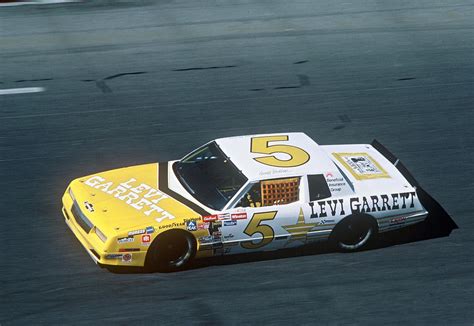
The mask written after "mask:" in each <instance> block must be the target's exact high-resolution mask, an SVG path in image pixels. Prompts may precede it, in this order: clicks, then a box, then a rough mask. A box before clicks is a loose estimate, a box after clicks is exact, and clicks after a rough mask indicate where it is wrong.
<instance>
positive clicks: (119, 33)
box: [0, 0, 474, 326]
mask: <svg viewBox="0 0 474 326" xmlns="http://www.w3.org/2000/svg"><path fill="white" fill-rule="evenodd" d="M473 29H474V1H466V0H454V1H434V0H413V1H391V0H377V1H369V0H361V1H354V2H345V1H330V0H313V1H312V0H294V1H282V0H274V1H269V0H229V1H211V0H176V1H173V0H159V1H152V0H148V1H145V0H143V1H123V0H122V1H111V0H110V1H85V2H82V3H67V4H57V5H32V6H26V5H25V6H20V7H0V90H6V89H25V88H26V89H28V90H29V91H31V93H25V92H24V91H18V92H19V94H5V93H6V92H5V91H3V93H4V94H2V91H0V180H1V181H0V182H1V189H2V190H1V196H0V212H1V213H0V215H1V218H0V229H1V237H0V247H1V251H0V266H1V272H0V282H1V283H0V288H1V295H0V324H1V325H2V326H3V325H16V324H28V325H32V324H48V325H49V324H87V325H88V324H91V323H92V324H99V323H100V324H102V323H106V324H112V323H118V324H129V323H131V322H139V323H140V324H169V325H172V324H206V325H208V324H262V323H267V324H288V325H290V324H292V325H293V324H313V323H316V324H356V325H357V324H361V325H366V324H373V325H390V324H403V325H405V324H412V325H413V324H415V325H473V323H474V253H473V247H474V237H473V235H472V234H473V232H474V215H473V212H472V208H473V201H474V198H473V192H474V181H473V180H474V179H473V175H474V154H473V153H474V128H473V123H474V30H473ZM284 131H304V132H306V133H307V134H308V135H310V136H311V137H313V138H314V139H315V140H316V141H318V142H319V143H321V144H332V143H336V144H343V143H369V142H371V141H372V139H374V138H376V139H378V140H379V141H380V142H381V143H383V144H384V145H385V146H386V147H387V148H389V149H390V150H391V151H392V152H394V153H396V154H397V155H398V156H399V158H400V159H401V160H402V161H403V162H404V164H405V165H406V166H407V167H408V168H409V169H410V171H411V172H412V174H413V175H414V176H415V177H416V178H417V180H418V181H419V183H420V184H421V185H422V186H423V188H424V189H425V190H426V192H427V193H429V194H430V195H431V196H432V197H433V198H434V199H435V200H436V201H437V202H438V203H439V204H440V205H441V206H442V207H441V206H437V205H436V203H435V202H434V201H433V200H431V204H429V205H430V207H431V208H432V209H433V214H432V217H431V219H430V221H429V222H427V223H424V224H423V225H419V226H417V227H416V228H412V229H410V230H406V231H405V232H398V233H395V234H387V235H386V236H385V237H384V238H382V239H381V240H380V243H378V244H377V245H376V246H375V247H374V248H373V249H371V250H367V251H364V252H360V253H354V254H342V253H336V252H332V251H330V250H327V249H325V248H324V246H322V247H318V248H306V249H304V250H297V251H289V252H279V253H269V254H263V255H249V256H238V257H226V258H225V259H213V260H209V261H204V262H199V263H198V264H196V265H195V266H194V268H193V269H191V270H188V271H184V272H180V273H174V274H159V273H154V274H144V273H134V272H132V271H127V272H126V273H112V272H109V271H107V270H105V269H100V268H98V267H97V266H96V265H95V264H94V263H93V262H92V260H91V259H90V258H89V256H88V255H87V253H86V252H85V251H84V250H83V249H82V247H81V245H80V244H79V242H78V241H77V240H76V239H75V237H74V236H73V235H72V233H71V232H70V231H69V230H68V228H67V226H66V224H65V223H64V221H63V217H62V214H61V203H60V199H61V196H62V193H63V191H64V190H65V188H66V186H67V184H68V182H69V181H70V180H72V179H73V178H76V177H79V176H82V175H87V174H90V173H93V172H97V171H102V170H108V169H112V168H117V167H122V166H127V165H134V164H141V163H147V162H156V161H166V160H170V159H175V158H179V157H181V156H183V155H184V154H186V153H187V152H188V151H190V150H192V149H193V148H194V147H196V146H198V145H200V144H202V143H204V142H207V141H208V140H210V139H213V138H218V137H225V136H231V135H240V134H249V133H263V132H284ZM456 225H457V227H458V228H456Z"/></svg>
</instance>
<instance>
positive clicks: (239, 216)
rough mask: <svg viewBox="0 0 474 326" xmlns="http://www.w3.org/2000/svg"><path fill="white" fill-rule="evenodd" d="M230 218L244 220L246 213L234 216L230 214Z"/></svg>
mask: <svg viewBox="0 0 474 326" xmlns="http://www.w3.org/2000/svg"><path fill="white" fill-rule="evenodd" d="M230 217H231V219H233V220H246V219H247V213H235V214H231V215H230Z"/></svg>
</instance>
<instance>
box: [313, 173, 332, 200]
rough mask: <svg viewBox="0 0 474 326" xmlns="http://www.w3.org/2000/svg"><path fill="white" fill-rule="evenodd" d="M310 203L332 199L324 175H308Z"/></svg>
mask: <svg viewBox="0 0 474 326" xmlns="http://www.w3.org/2000/svg"><path fill="white" fill-rule="evenodd" d="M308 187H309V201H316V200H320V199H324V198H328V197H331V191H330V190H329V187H328V184H327V182H326V178H325V177H324V175H322V174H311V175H308Z"/></svg>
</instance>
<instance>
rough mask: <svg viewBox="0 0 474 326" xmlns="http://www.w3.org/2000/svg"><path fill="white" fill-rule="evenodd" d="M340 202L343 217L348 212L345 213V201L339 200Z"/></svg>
mask: <svg viewBox="0 0 474 326" xmlns="http://www.w3.org/2000/svg"><path fill="white" fill-rule="evenodd" d="M339 202H340V203H341V215H346V212H345V211H344V200H342V199H339Z"/></svg>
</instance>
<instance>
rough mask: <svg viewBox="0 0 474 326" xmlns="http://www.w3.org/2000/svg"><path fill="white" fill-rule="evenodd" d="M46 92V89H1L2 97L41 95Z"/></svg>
mask: <svg viewBox="0 0 474 326" xmlns="http://www.w3.org/2000/svg"><path fill="white" fill-rule="evenodd" d="M45 90H46V88H44V87H24V88H9V89H0V95H13V94H27V93H40V92H44V91H45Z"/></svg>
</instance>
